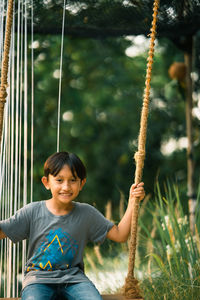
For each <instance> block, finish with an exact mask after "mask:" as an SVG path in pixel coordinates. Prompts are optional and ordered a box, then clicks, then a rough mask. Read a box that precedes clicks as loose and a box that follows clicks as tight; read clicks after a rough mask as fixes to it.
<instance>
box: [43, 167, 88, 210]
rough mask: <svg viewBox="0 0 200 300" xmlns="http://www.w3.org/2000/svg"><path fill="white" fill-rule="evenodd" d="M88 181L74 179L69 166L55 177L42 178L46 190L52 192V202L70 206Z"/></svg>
mask: <svg viewBox="0 0 200 300" xmlns="http://www.w3.org/2000/svg"><path fill="white" fill-rule="evenodd" d="M85 182H86V179H83V180H82V181H81V179H80V178H79V177H74V176H73V174H72V172H71V170H70V168H69V167H68V165H64V166H63V168H62V169H61V170H60V172H59V173H58V174H57V175H56V176H53V175H51V174H49V176H48V178H47V177H45V176H44V177H42V183H43V184H44V186H45V187H46V189H48V190H50V191H51V194H52V200H54V201H55V203H56V204H58V205H60V204H64V205H69V204H71V202H72V201H73V200H74V199H75V198H76V197H77V196H78V194H79V192H80V191H81V190H82V188H83V186H84V184H85Z"/></svg>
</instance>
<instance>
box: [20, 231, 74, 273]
mask: <svg viewBox="0 0 200 300" xmlns="http://www.w3.org/2000/svg"><path fill="white" fill-rule="evenodd" d="M77 250H78V243H77V241H76V240H75V239H73V238H72V237H71V236H70V234H69V233H67V232H64V231H62V229H61V228H59V229H57V230H50V232H49V234H48V236H46V238H45V239H44V243H43V244H42V245H41V246H40V247H39V248H38V249H37V251H36V253H35V255H34V257H33V258H32V259H31V261H28V264H27V266H26V269H25V273H27V272H29V271H39V270H44V271H54V270H57V269H59V270H65V269H68V268H70V267H71V264H72V261H73V259H74V257H75V255H76V253H77Z"/></svg>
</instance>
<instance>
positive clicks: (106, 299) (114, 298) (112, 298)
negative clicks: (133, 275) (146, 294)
mask: <svg viewBox="0 0 200 300" xmlns="http://www.w3.org/2000/svg"><path fill="white" fill-rule="evenodd" d="M102 298H103V300H127V298H126V297H124V296H122V295H120V294H116V295H102ZM0 299H1V300H20V299H21V298H0ZM129 300H144V299H143V298H140V299H129Z"/></svg>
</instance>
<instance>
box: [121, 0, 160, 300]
mask: <svg viewBox="0 0 200 300" xmlns="http://www.w3.org/2000/svg"><path fill="white" fill-rule="evenodd" d="M158 8H159V0H155V1H154V5H153V21H152V27H151V34H150V46H149V53H148V58H147V61H148V63H147V71H146V81H145V90H144V96H143V107H142V112H141V119H140V131H139V137H138V152H136V153H135V161H136V171H135V181H134V182H135V183H136V184H138V183H139V182H140V181H141V179H142V173H143V167H144V159H145V144H146V132H147V120H148V110H149V95H150V82H151V73H152V65H153V56H154V45H155V37H156V22H157V15H158ZM138 214H139V200H138V199H137V198H136V199H135V201H134V205H133V214H132V223H131V236H130V244H129V247H130V249H129V264H128V275H127V278H126V282H125V287H124V293H125V296H126V297H127V298H140V297H141V296H140V291H139V287H138V281H137V280H136V279H135V278H134V267H135V254H136V245H137V224H138Z"/></svg>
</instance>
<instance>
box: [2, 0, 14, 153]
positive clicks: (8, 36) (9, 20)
mask: <svg viewBox="0 0 200 300" xmlns="http://www.w3.org/2000/svg"><path fill="white" fill-rule="evenodd" d="M13 1H14V0H9V3H8V10H7V11H8V14H7V21H6V33H5V41H4V52H3V59H2V68H1V84H0V145H1V138H2V129H3V116H4V106H5V102H6V97H7V92H6V88H7V85H8V81H7V80H8V64H9V51H10V39H11V30H12V20H13ZM0 151H1V149H0Z"/></svg>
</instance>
